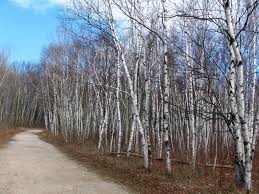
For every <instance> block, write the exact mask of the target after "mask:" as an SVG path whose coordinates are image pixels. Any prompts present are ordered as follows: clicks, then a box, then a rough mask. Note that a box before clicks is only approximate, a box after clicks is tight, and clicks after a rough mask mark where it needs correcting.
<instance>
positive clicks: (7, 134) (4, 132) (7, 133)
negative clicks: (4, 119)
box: [0, 126, 24, 145]
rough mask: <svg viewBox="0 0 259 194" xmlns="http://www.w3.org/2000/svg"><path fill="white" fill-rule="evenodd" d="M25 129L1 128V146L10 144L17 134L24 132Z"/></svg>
mask: <svg viewBox="0 0 259 194" xmlns="http://www.w3.org/2000/svg"><path fill="white" fill-rule="evenodd" d="M23 130H24V129H23V128H16V127H6V126H1V127H0V145H1V144H5V143H6V142H8V141H9V140H10V139H11V138H12V137H13V136H14V135H15V134H17V133H18V132H21V131H23Z"/></svg>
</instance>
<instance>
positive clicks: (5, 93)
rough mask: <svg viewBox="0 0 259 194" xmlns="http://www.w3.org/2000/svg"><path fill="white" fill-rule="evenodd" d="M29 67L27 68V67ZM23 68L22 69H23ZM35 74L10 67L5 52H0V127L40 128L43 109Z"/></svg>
mask: <svg viewBox="0 0 259 194" xmlns="http://www.w3.org/2000/svg"><path fill="white" fill-rule="evenodd" d="M27 67H29V66H27ZM23 68H24V67H23ZM37 76H38V75H37V72H35V71H34V70H32V69H30V68H26V70H25V71H22V70H21V67H17V68H16V67H15V65H11V64H10V61H9V57H8V55H7V54H6V52H5V51H1V52H0V125H1V126H19V127H22V126H27V127H32V126H42V125H43V123H42V118H43V109H42V106H41V103H42V99H41V94H40V93H39V91H37V90H36V88H35V86H34V85H33V84H36V85H37V83H38V77H37Z"/></svg>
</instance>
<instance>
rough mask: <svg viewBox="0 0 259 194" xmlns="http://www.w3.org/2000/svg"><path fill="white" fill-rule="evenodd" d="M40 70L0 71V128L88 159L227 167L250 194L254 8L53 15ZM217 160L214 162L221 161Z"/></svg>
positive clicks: (126, 4)
mask: <svg viewBox="0 0 259 194" xmlns="http://www.w3.org/2000/svg"><path fill="white" fill-rule="evenodd" d="M60 29H61V30H60V34H59V35H60V36H59V42H58V43H55V44H54V43H53V44H50V46H49V47H48V48H46V49H44V51H43V53H42V59H41V64H40V65H38V66H35V68H34V70H33V69H28V71H25V72H22V73H19V72H16V71H14V70H9V69H8V71H7V72H6V76H4V75H5V69H6V67H5V66H3V67H1V75H2V79H3V83H2V85H1V88H0V89H1V91H2V92H1V93H0V95H1V96H0V97H1V106H0V110H1V112H0V114H1V119H2V121H3V122H7V123H8V122H10V123H17V124H21V125H26V124H28V125H33V124H38V123H40V122H43V123H44V124H45V127H46V130H47V131H48V132H49V133H51V134H53V135H57V134H61V135H62V136H63V137H64V139H65V140H66V141H69V140H74V139H78V140H79V141H87V140H88V139H93V140H95V142H96V146H97V147H98V149H100V151H103V152H113V153H117V154H118V156H119V155H120V154H126V155H127V156H128V157H130V156H131V154H133V155H136V154H137V155H142V156H143V163H144V166H145V168H146V169H149V170H152V161H153V160H154V159H155V158H163V159H164V160H165V174H167V175H170V174H171V173H173V171H172V168H171V159H172V158H177V157H181V158H185V160H187V161H190V162H191V164H192V170H193V173H194V174H195V171H196V165H197V163H198V162H203V163H204V164H209V165H212V166H214V167H215V166H216V165H218V164H222V161H223V160H227V161H231V162H230V164H232V163H233V161H234V166H235V172H236V182H237V184H238V185H241V186H243V187H245V188H246V189H247V190H248V191H251V190H252V177H251V172H252V168H253V162H254V160H253V159H254V153H255V147H256V140H257V135H258V119H259V111H258V110H259V107H258V105H259V104H258V99H259V94H258V76H257V75H258V44H257V43H258V39H257V34H258V2H257V1H253V0H251V1H249V0H243V1H230V0H223V1H196V0H194V1H183V2H181V1H179V2H178V3H175V4H174V3H172V2H171V1H169V0H161V1H159V0H154V1H152V0H149V1H148V0H145V1H138V0H99V1H98V0H97V1H90V0H89V1H88V0H85V1H77V0H74V1H73V4H72V5H71V6H70V7H68V8H67V9H65V10H64V14H63V17H62V26H61V28H60ZM221 160H222V161H221Z"/></svg>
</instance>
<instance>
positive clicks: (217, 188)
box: [41, 133, 259, 194]
mask: <svg viewBox="0 0 259 194" xmlns="http://www.w3.org/2000/svg"><path fill="white" fill-rule="evenodd" d="M41 138H42V139H44V140H45V141H47V142H49V143H52V144H54V145H55V146H56V147H57V148H58V149H59V150H61V151H63V152H65V153H66V154H67V155H68V156H69V157H71V158H73V159H76V160H77V161H78V162H80V163H81V164H83V165H85V166H87V167H90V168H94V169H95V170H96V171H97V173H100V174H101V175H103V176H108V177H111V178H112V179H113V180H114V181H115V182H118V183H121V184H124V185H126V186H128V187H129V188H131V189H132V190H133V191H135V192H138V193H148V194H151V193H163V194H166V193H245V192H244V191H241V190H240V189H238V188H237V187H236V186H235V184H234V180H233V177H234V171H233V169H225V168H217V169H216V170H215V172H214V173H212V169H211V168H210V167H204V166H200V167H198V168H197V174H196V175H195V176H193V175H192V172H191V167H190V165H184V164H179V163H175V162H174V163H173V174H172V176H170V177H166V176H165V175H164V172H163V161H159V160H155V161H154V162H153V167H152V171H151V172H148V171H146V170H145V169H144V168H143V162H142V160H141V159H140V158H137V157H133V158H130V159H127V158H125V156H120V157H117V156H116V155H111V154H105V153H101V152H100V151H98V150H97V148H96V143H95V142H90V141H88V142H85V143H76V142H69V143H65V142H64V141H63V139H62V138H61V137H60V136H57V137H53V136H49V135H47V134H45V133H42V134H41ZM257 155H258V154H257ZM258 161H259V160H257V162H256V169H255V172H254V173H253V174H256V177H254V180H256V182H254V190H255V193H258V192H259V185H258V178H259V177H258V175H259V173H258V172H259V171H258V170H259V169H258Z"/></svg>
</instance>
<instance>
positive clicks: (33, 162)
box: [0, 130, 129, 194]
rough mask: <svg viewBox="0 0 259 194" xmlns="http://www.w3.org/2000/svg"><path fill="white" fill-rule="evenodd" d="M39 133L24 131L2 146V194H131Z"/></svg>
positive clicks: (0, 193)
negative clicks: (53, 144)
mask: <svg viewBox="0 0 259 194" xmlns="http://www.w3.org/2000/svg"><path fill="white" fill-rule="evenodd" d="M39 132H41V131H40V130H29V131H25V132H21V133H19V134H17V135H15V136H14V138H13V139H12V140H11V141H10V142H9V143H8V144H6V145H4V146H1V147H0V194H47V193H48V194H68V193H69V194H70V193H71V194H79V193H82V194H83V193H86V194H88V193H89V194H93V193H100V194H102V193H105V194H109V193H111V194H122V193H123V194H124V193H129V191H128V190H127V189H126V188H124V187H123V186H120V185H117V184H115V183H113V182H111V181H109V178H108V177H100V176H99V175H97V174H96V173H95V172H94V171H92V170H90V169H87V168H85V167H83V166H81V165H80V164H79V163H77V162H75V161H73V160H71V159H69V158H68V157H67V156H66V155H64V154H63V153H61V152H60V151H59V150H57V149H56V148H55V147H54V146H52V145H51V144H48V143H46V142H44V141H42V140H40V139H39V137H38V135H37V133H39Z"/></svg>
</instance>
